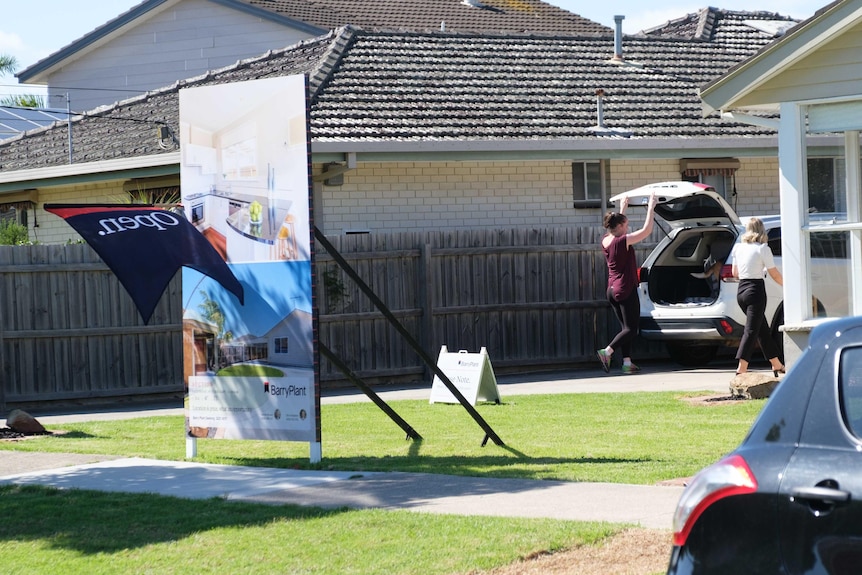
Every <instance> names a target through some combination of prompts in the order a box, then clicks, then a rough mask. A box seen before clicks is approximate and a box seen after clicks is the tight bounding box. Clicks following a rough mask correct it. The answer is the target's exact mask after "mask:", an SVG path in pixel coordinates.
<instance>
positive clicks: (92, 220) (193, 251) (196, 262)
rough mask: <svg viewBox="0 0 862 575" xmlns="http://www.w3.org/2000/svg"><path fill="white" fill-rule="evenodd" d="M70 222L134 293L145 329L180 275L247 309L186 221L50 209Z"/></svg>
mask: <svg viewBox="0 0 862 575" xmlns="http://www.w3.org/2000/svg"><path fill="white" fill-rule="evenodd" d="M45 211H48V212H51V213H52V214H56V215H58V216H60V217H61V218H63V219H64V220H66V223H68V224H69V225H70V226H72V227H73V228H74V229H75V231H76V232H78V234H80V236H81V237H82V238H84V240H86V242H87V243H88V244H90V247H92V248H93V249H94V250H95V251H96V253H98V254H99V256H100V257H101V258H102V260H104V262H105V263H106V264H107V265H108V267H109V268H111V270H112V271H113V272H114V274H115V275H116V276H117V279H118V280H120V283H121V284H122V285H123V287H125V288H126V291H127V292H129V295H130V296H131V298H132V300H133V301H134V302H135V306H136V307H137V308H138V312H140V314H141V317H142V318H143V320H144V323H148V322H149V321H150V316H152V315H153V310H154V309H155V308H156V304H157V303H158V302H159V299H160V298H161V297H162V293H163V292H164V291H165V288H166V287H167V286H168V284H169V283H170V281H171V278H173V277H174V274H176V272H177V270H179V269H180V268H181V267H183V266H186V267H190V268H192V269H195V270H197V271H199V272H200V273H202V274H204V275H207V276H209V277H211V278H213V279H214V280H216V281H217V282H219V283H220V284H221V285H222V286H224V288H225V289H226V290H228V291H229V292H231V293H232V294H234V295H235V296H236V297H237V299H239V301H240V303H243V290H242V285H240V283H239V281H238V280H237V279H236V277H235V276H234V275H233V272H232V271H231V270H230V268H229V267H228V265H227V263H225V261H224V260H223V259H222V257H221V256H220V255H219V253H218V252H217V251H216V249H215V248H214V247H213V246H212V245H211V244H210V243H209V242H208V241H207V240H206V238H205V237H204V236H203V235H202V234H201V233H200V232H199V231H198V230H197V229H196V228H195V227H194V226H193V225H192V224H191V223H190V222H189V221H188V220H187V219H186V218H185V217H183V216H182V215H180V214H175V213H173V212H169V211H167V210H163V209H161V208H157V207H155V206H148V205H134V204H125V205H117V204H108V205H98V204H45Z"/></svg>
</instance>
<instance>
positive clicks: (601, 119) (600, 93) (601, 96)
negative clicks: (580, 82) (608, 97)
mask: <svg viewBox="0 0 862 575" xmlns="http://www.w3.org/2000/svg"><path fill="white" fill-rule="evenodd" d="M604 100H605V91H604V90H602V89H601V88H597V89H596V128H599V129H603V128H604V127H605V107H604Z"/></svg>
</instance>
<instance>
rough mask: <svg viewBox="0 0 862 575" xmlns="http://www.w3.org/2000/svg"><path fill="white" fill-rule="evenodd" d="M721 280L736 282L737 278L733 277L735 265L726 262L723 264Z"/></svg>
mask: <svg viewBox="0 0 862 575" xmlns="http://www.w3.org/2000/svg"><path fill="white" fill-rule="evenodd" d="M720 274H721V276H720V277H721V281H723V282H735V281H736V278H735V277H733V266H732V265H730V264H725V265H723V266H721V272H720Z"/></svg>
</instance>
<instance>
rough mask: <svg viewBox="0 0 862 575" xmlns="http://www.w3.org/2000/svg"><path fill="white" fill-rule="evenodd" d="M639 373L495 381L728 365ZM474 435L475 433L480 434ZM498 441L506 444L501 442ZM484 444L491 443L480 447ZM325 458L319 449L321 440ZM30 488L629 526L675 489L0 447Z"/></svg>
mask: <svg viewBox="0 0 862 575" xmlns="http://www.w3.org/2000/svg"><path fill="white" fill-rule="evenodd" d="M642 367H643V372H642V373H640V374H638V375H632V376H623V375H619V374H614V373H613V372H612V373H611V374H605V373H604V372H602V371H601V370H598V369H584V370H577V371H568V372H563V373H550V374H530V375H506V376H498V377H497V383H498V387H499V389H500V396H501V397H502V398H503V400H504V401H505V399H506V398H507V397H510V396H515V395H528V394H551V393H599V392H614V393H616V392H634V391H691V392H704V394H713V393H714V394H727V393H728V384H729V382H730V379H731V378H732V377H733V367H734V366H733V365H721V364H719V367H717V368H710V369H680V368H679V367H677V366H675V365H673V364H669V363H668V364H665V363H661V364H647V365H643V366H642ZM378 393H379V394H380V396H381V397H382V398H383V399H384V400H386V401H391V400H397V399H426V400H427V399H428V397H429V394H430V385H426V386H422V387H404V388H398V389H395V388H387V390H386V391H381V390H378ZM356 401H370V399H368V398H367V397H366V396H365V395H364V394H362V393H361V392H359V391H358V390H356V391H354V390H353V389H343V390H335V391H330V392H327V393H326V394H325V396H324V397H323V398H322V399H321V402H322V403H323V404H327V403H330V404H331V403H347V402H356ZM182 413H183V410H182V408H181V407H177V406H171V405H152V406H129V407H124V408H115V409H107V410H88V411H86V412H83V411H82V412H77V413H45V414H39V413H36V412H34V413H33V414H34V415H35V417H36V418H37V419H38V420H39V421H40V422H42V423H43V424H44V425H47V426H54V425H57V424H62V423H64V422H69V421H94V420H108V419H126V418H132V417H143V416H154V415H176V414H182ZM480 431H481V430H480ZM503 439H504V440H505V438H503ZM489 445H490V444H489ZM323 452H324V460H325V456H326V443H325V442H324V444H323ZM3 483H17V484H35V485H44V486H51V487H56V488H61V489H94V490H102V491H120V492H147V493H158V494H162V495H168V496H176V497H185V498H198V499H206V498H210V497H223V498H226V499H230V500H237V501H253V502H262V503H271V504H282V503H294V504H299V505H313V506H319V507H327V508H331V507H345V506H346V507H354V508H382V509H405V510H411V511H421V512H431V513H452V514H465V515H486V516H491V515H493V516H507V517H548V518H555V519H573V520H587V521H610V522H616V523H632V524H637V525H640V526H643V527H648V528H655V529H670V528H671V523H672V517H673V512H674V509H675V508H676V504H677V501H678V500H679V497H680V494H681V493H682V489H683V487H682V486H680V485H670V486H664V485H661V486H650V485H623V484H612V483H575V482H567V481H538V480H528V479H495V478H476V477H460V476H448V475H431V474H421V473H399V472H362V471H357V472H343V471H308V470H292V469H275V468H264V467H240V466H227V465H211V464H200V463H194V462H190V461H159V460H152V459H141V458H110V457H103V456H95V455H81V454H54V453H52V454H48V453H28V452H16V451H2V450H0V484H3Z"/></svg>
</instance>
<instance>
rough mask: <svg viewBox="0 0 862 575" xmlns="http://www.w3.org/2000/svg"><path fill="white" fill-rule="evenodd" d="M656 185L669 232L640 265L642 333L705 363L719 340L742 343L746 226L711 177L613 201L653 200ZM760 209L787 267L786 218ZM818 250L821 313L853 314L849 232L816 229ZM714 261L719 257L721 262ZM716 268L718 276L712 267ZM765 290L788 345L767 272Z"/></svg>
mask: <svg viewBox="0 0 862 575" xmlns="http://www.w3.org/2000/svg"><path fill="white" fill-rule="evenodd" d="M653 191H655V192H656V195H657V196H658V204H657V205H656V209H655V212H656V216H657V218H656V225H657V226H659V227H661V228H662V230H664V231H665V233H666V235H665V237H664V239H662V240H661V241H660V242H659V243H658V245H657V246H656V247H655V249H653V250H652V252H651V253H650V254H649V255H648V256H647V258H646V259H645V260H644V262H643V263H642V264H641V267H640V269H639V270H638V273H639V279H640V284H639V286H638V290H639V296H640V305H641V314H640V315H641V319H640V335H641V337H643V338H645V339H649V340H657V341H664V342H665V343H666V345H667V350H668V353H669V354H670V356H671V359H673V360H674V361H676V362H677V363H680V364H681V365H685V366H703V365H706V364H707V363H709V362H710V361H711V360H712V359H713V358H714V357H715V356H716V353H717V352H718V350H719V348H720V347H722V346H729V347H736V346H738V345H739V340H740V338H741V337H742V329H743V326H744V325H745V314H744V313H743V312H742V310H741V309H740V308H739V305H738V304H737V303H736V289H737V282H736V280H735V279H734V278H733V276H732V273H731V263H732V262H731V261H730V259H729V256H730V252H731V250H732V248H733V245H734V243H736V242H737V241H739V237H740V236H741V234H742V232H743V231H744V229H745V226H744V224H743V223H742V222H740V218H739V217H738V216H737V215H736V213H735V212H734V210H733V209H732V208H731V206H730V204H728V203H727V201H726V200H725V199H724V198H722V197H721V196H720V195H719V194H718V193H717V192H716V191H715V189H714V188H712V187H710V186H707V185H704V184H698V183H692V182H662V183H658V184H650V185H648V186H644V187H641V188H638V189H636V190H632V191H629V192H625V193H623V194H619V195H617V196H614V197H613V198H611V201H612V202H616V201H619V200H621V199H622V198H623V197H628V198H629V206H637V205H646V202H647V199H648V197H649V195H650V193H652V192H653ZM758 217H760V218H761V219H762V220H763V223H764V226H765V227H766V230H767V233H768V235H769V246H770V247H771V248H772V252H773V254H774V255H775V263H776V265H777V267H778V268H779V269H781V220H780V219H779V216H774V215H770V216H758ZM809 218H810V219H811V220H820V221H823V220H840V219H843V216H842V215H841V214H811V215H810V216H809ZM744 219H745V220H746V221H747V219H748V218H744ZM811 257H812V259H811V273H812V286H813V291H814V300H815V301H814V304H813V305H814V306H815V311H816V315H829V316H831V317H841V316H844V315H847V313H848V310H849V302H848V294H849V290H848V286H849V285H850V261H849V259H848V258H847V239H846V235H842V234H841V233H840V232H836V233H835V234H831V233H817V234H812V236H811ZM714 262H718V264H719V265H718V266H716V267H715V268H713V267H712V264H713V263H714ZM710 268H711V269H714V270H716V271H717V272H718V273H717V276H718V277H716V276H713V275H707V274H706V273H705V272H709V271H710ZM704 276H705V277H704ZM766 291H767V298H768V299H767V305H766V319H767V320H768V321H769V326H770V328H771V329H772V333H773V337H774V339H775V340H776V343H778V345H779V349H783V347H782V340H783V338H782V337H781V333H780V331H779V327H780V326H781V325H783V324H784V306H783V302H782V298H783V291H782V288H781V286H779V285H778V284H776V283H775V282H774V281H772V280H771V279H767V280H766Z"/></svg>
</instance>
